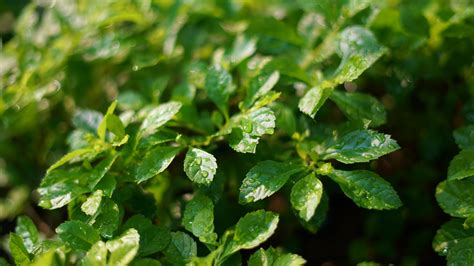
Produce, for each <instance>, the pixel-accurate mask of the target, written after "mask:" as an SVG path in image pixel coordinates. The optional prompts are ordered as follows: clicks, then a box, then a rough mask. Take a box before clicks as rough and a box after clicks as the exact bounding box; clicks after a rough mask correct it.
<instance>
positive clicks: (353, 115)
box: [330, 90, 387, 127]
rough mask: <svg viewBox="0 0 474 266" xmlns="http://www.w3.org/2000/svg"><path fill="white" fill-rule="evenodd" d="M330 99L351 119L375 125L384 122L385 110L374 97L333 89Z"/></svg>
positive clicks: (363, 123)
mask: <svg viewBox="0 0 474 266" xmlns="http://www.w3.org/2000/svg"><path fill="white" fill-rule="evenodd" d="M330 99H331V100H332V101H334V102H335V103H336V104H337V106H338V107H339V109H341V111H342V112H343V113H344V114H345V115H346V116H347V118H349V119H350V120H352V121H355V122H357V123H360V124H362V125H364V126H365V125H367V126H371V127H377V126H380V125H382V124H384V123H385V121H386V116H387V115H386V112H385V108H384V107H383V105H382V104H381V103H380V102H379V101H378V100H377V99H375V98H374V97H372V96H370V95H368V94H363V93H356V92H340V91H337V90H336V91H334V92H333V93H332V94H331V96H330Z"/></svg>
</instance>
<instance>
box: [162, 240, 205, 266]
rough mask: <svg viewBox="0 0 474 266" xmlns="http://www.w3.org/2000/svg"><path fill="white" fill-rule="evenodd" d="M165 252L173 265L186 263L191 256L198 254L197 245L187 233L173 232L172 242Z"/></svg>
mask: <svg viewBox="0 0 474 266" xmlns="http://www.w3.org/2000/svg"><path fill="white" fill-rule="evenodd" d="M163 253H164V254H165V256H166V259H167V260H168V261H170V262H171V263H172V264H173V265H186V263H187V262H188V261H189V259H190V258H192V257H196V256H197V245H196V242H194V240H193V238H192V237H190V236H189V235H187V234H186V233H183V232H173V233H171V242H170V244H169V245H168V247H167V248H166V249H165V250H164V251H163Z"/></svg>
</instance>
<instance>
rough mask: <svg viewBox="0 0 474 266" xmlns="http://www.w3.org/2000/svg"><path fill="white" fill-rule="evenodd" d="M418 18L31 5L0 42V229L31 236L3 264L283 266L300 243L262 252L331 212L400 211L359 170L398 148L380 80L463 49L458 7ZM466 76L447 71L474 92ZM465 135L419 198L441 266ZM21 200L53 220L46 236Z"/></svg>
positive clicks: (13, 244)
mask: <svg viewBox="0 0 474 266" xmlns="http://www.w3.org/2000/svg"><path fill="white" fill-rule="evenodd" d="M422 2H423V3H421V4H413V5H411V4H407V3H405V1H370V0H367V1H357V0H344V1H329V0H324V1H305V0H298V1H291V0H279V1H269V0H264V1H246V0H232V1H230V0H229V1H227V0H224V1H214V0H203V1H195V0H190V1H182V0H176V1H172V0H166V1H136V0H122V1H108V0H107V1H92V0H80V1H72V0H66V1H32V2H31V3H30V4H28V5H27V6H26V7H25V8H24V9H23V11H22V13H21V15H20V16H19V17H18V19H17V21H16V26H15V31H14V35H13V37H12V38H11V40H8V41H5V43H4V42H3V39H2V45H0V61H1V62H2V64H1V66H0V144H1V145H0V187H1V189H2V191H4V188H3V187H5V190H8V193H6V196H5V199H3V197H4V196H3V194H2V200H1V201H0V219H4V218H13V217H15V216H17V215H18V214H19V213H22V212H25V213H27V214H28V215H29V216H30V217H31V218H32V219H34V221H35V222H33V221H32V220H31V219H30V218H28V217H27V216H19V217H18V219H16V223H17V226H16V227H15V232H12V233H10V236H9V237H8V245H6V246H8V253H9V254H10V256H11V259H12V261H13V262H14V263H16V264H18V265H72V264H81V265H91V266H92V265H94V266H95V265H97V266H99V265H196V266H198V265H240V264H245V260H246V259H247V258H248V261H247V263H248V264H249V265H275V266H277V265H303V264H305V263H306V260H305V259H304V258H303V257H305V258H306V254H305V255H304V256H300V255H297V254H293V253H289V252H287V251H286V250H285V249H288V250H290V251H295V249H297V247H299V246H302V245H303V244H302V243H298V240H295V242H291V243H290V244H287V243H286V242H285V241H282V240H281V239H279V238H278V237H279V236H280V235H279V236H278V237H277V238H276V240H273V239H271V236H273V235H275V234H277V235H278V234H279V230H285V229H287V230H288V228H291V230H299V229H294V228H301V227H300V226H302V227H303V228H304V229H305V230H307V231H309V232H311V233H316V232H317V231H319V230H324V229H323V226H324V224H325V223H326V222H328V223H334V222H335V223H337V220H338V219H327V220H328V221H326V217H327V215H328V209H329V206H330V201H331V198H333V197H338V196H339V194H340V195H345V196H347V197H348V198H349V199H350V200H352V201H353V202H354V203H355V205H357V206H358V207H361V208H365V209H371V210H393V209H397V208H399V207H401V206H402V201H401V199H400V197H399V196H398V194H397V192H396V191H395V189H394V188H393V187H392V185H391V183H392V181H393V182H395V181H396V180H390V182H388V181H386V180H385V179H383V178H382V177H381V176H380V175H379V174H378V173H376V172H380V173H386V171H379V170H380V169H381V167H380V165H381V164H378V162H377V161H375V160H377V159H379V158H380V157H382V156H386V155H389V154H391V153H393V152H395V151H397V150H399V149H400V146H399V144H398V143H397V141H395V140H394V139H393V138H392V137H391V136H390V135H387V134H385V133H382V132H384V131H386V130H392V126H391V125H390V126H387V127H383V126H384V124H385V123H386V122H388V121H390V119H391V114H390V113H388V112H390V109H392V108H393V101H395V100H399V99H398V98H400V94H404V93H407V94H408V92H405V91H409V90H408V89H404V88H405V87H404V85H399V84H397V86H398V87H397V88H400V86H402V87H403V88H402V89H401V90H402V92H401V93H400V92H399V91H398V92H397V91H396V89H393V86H392V85H393V84H392V83H390V82H391V81H390V79H391V78H392V76H397V78H398V77H399V76H400V79H403V82H405V83H410V82H412V80H415V76H416V75H430V74H432V75H433V76H436V75H437V74H438V76H443V75H446V76H448V75H449V73H442V75H441V74H439V73H434V71H438V70H437V69H436V68H435V69H433V68H434V66H438V65H443V64H444V63H445V62H446V61H449V59H450V58H451V57H453V58H462V56H459V53H461V54H462V53H466V51H468V52H470V50H469V48H465V39H470V40H471V41H472V34H470V33H472V25H471V24H472V17H473V15H474V12H473V7H472V5H471V4H469V3H467V2H465V1H454V0H452V1H448V2H449V3H444V2H443V1H441V0H439V1H438V0H431V1H422ZM425 2H426V3H425ZM2 6H3V4H0V7H2ZM0 22H1V20H0ZM0 26H1V25H0ZM450 38H455V39H460V40H462V41H460V42H459V43H460V44H459V47H457V48H451V49H444V46H443V45H445V44H444V42H445V39H450ZM439 47H441V48H439ZM433 51H435V52H433ZM429 52H432V53H433V54H436V56H435V57H436V61H434V62H424V61H422V60H423V59H419V60H418V58H416V57H417V55H418V53H419V54H424V53H429ZM414 55H415V56H414ZM464 57H466V56H464ZM446 64H447V63H446ZM470 64H471V65H472V62H468V63H465V62H464V61H462V62H461V63H460V64H459V66H458V67H457V68H455V70H456V71H457V72H459V73H463V74H462V75H464V76H465V77H466V78H465V79H466V80H470V82H471V83H472V84H474V83H473V82H472V78H469V76H470V75H471V74H472V70H471V71H469V70H467V68H466V67H465V66H469V65H470ZM423 66H424V67H428V69H424V68H423ZM415 67H417V68H419V69H421V70H422V71H418V72H416V71H414V70H413V69H412V68H415ZM445 68H446V69H448V67H445ZM412 70H413V73H412V75H411V76H410V75H408V74H407V73H409V72H410V71H412ZM432 72H433V73H432ZM471 76H472V75H471ZM379 80H382V81H385V80H387V82H386V83H384V82H382V83H380V82H379ZM371 82H374V83H376V84H379V85H380V84H383V85H384V86H381V87H383V88H384V89H386V90H387V91H389V92H390V93H392V94H390V93H385V92H381V91H376V90H374V89H373V88H371ZM403 82H401V84H403ZM399 83H400V82H399ZM466 83H468V82H467V81H466ZM471 83H470V84H471ZM385 85H386V86H385ZM465 86H466V87H467V86H468V85H467V84H465ZM379 87H380V86H379ZM471 87H472V85H471ZM355 90H356V91H355ZM393 91H396V92H395V93H393ZM396 93H399V94H396ZM107 106H108V107H107ZM466 106H467V105H466ZM473 106H474V105H473ZM469 108H472V107H469V106H467V107H464V109H463V112H466V113H469V112H471V111H472V110H471V111H470V109H469ZM386 109H388V112H387V110H386ZM452 109H454V108H452ZM99 110H100V111H99ZM466 110H467V111H466ZM102 112H104V113H102ZM466 117H467V119H466V121H467V122H466V124H468V122H469V121H470V122H473V121H472V120H474V118H472V117H474V116H472V113H471V116H469V115H466ZM469 117H470V118H469ZM469 119H471V120H469ZM401 120H403V121H405V122H407V121H408V120H409V119H407V118H405V117H404V118H403V119H401ZM440 120H442V119H440ZM473 131H474V126H472V125H466V126H464V127H461V128H459V129H457V130H456V131H455V132H454V139H455V141H456V143H457V145H458V146H459V148H460V149H461V152H460V153H459V154H458V155H456V156H455V157H454V158H453V160H452V161H451V163H450V165H449V168H448V174H447V180H445V181H443V182H441V183H440V184H439V185H438V188H437V190H436V199H437V200H438V202H439V205H440V207H441V208H442V209H443V210H444V211H445V212H446V213H448V214H449V215H451V216H454V217H457V218H454V219H453V220H452V221H450V222H448V223H447V224H445V225H444V226H442V227H441V229H440V230H439V231H438V233H437V235H436V237H435V240H434V243H433V247H434V249H435V250H436V251H437V252H439V253H440V254H441V255H445V256H447V258H448V262H449V263H450V264H453V265H456V264H458V263H467V264H472V262H473V260H474V258H473V257H472V254H473V253H474V251H473V250H474V244H473V240H472V237H473V236H474V235H473V234H472V230H471V229H472V228H473V226H474V200H473V195H474V194H473V192H474V191H473V190H474V187H473V186H474V179H473V176H474V163H473V162H474V137H473V136H474V134H473V133H472V132H473ZM394 133H396V132H394ZM394 135H395V136H397V139H398V136H399V135H400V136H401V137H402V138H403V134H399V135H398V134H394ZM18 139H21V140H23V141H24V142H25V143H28V144H27V145H23V144H21V146H16V145H18V144H16V143H17V142H18V141H17V140H18ZM400 143H401V142H400ZM420 145H421V144H420ZM399 152H400V151H399ZM23 154H25V158H21V157H23V156H22V155H23ZM393 156H396V155H393ZM394 158H396V157H394ZM23 161H27V162H29V163H30V165H28V163H24V162H23ZM4 162H6V163H4ZM31 162H33V163H31ZM40 176H41V177H42V178H41V180H39V179H38V177H40ZM33 189H34V190H35V192H34V193H29V192H30V190H33ZM339 191H342V193H338V192H339ZM30 194H31V195H30ZM402 195H403V196H405V197H406V198H409V196H407V195H409V193H406V194H402ZM403 196H402V198H403ZM404 200H405V199H404ZM32 204H34V205H38V206H39V207H41V208H43V209H46V210H45V211H49V210H56V211H55V212H57V213H59V214H62V216H61V215H56V216H55V217H61V218H53V220H54V219H56V220H55V221H54V222H52V223H51V224H54V225H57V227H56V228H49V227H48V226H50V225H45V223H44V222H38V219H40V218H41V217H40V218H38V217H36V216H37V215H35V214H36V212H35V208H36V206H35V207H32V206H31V205H32ZM355 205H353V206H355ZM290 208H291V209H292V211H293V212H291V211H287V209H290ZM334 212H335V213H338V210H337V209H336V210H334ZM48 213H49V212H48ZM53 213H54V212H53ZM371 213H372V212H371ZM63 217H67V218H66V219H65V220H64V218H63ZM280 219H281V220H282V221H285V225H281V224H283V223H280V226H279V221H280ZM287 223H288V224H289V225H288V226H287V225H286V224H287ZM297 223H299V225H297ZM36 226H38V229H37V227H36ZM45 228H46V229H45ZM185 231H187V232H186V233H185ZM54 232H55V233H56V235H54ZM280 233H281V232H280ZM289 235H291V234H289ZM314 237H318V236H314ZM265 242H270V243H269V244H270V245H273V244H275V243H277V244H278V243H279V244H282V245H284V247H283V248H273V247H269V248H266V249H264V248H259V246H261V245H262V244H264V243H265ZM257 248H259V249H257ZM367 259H371V258H367ZM2 263H3V262H2V261H1V260H0V264H2ZM310 264H312V263H311V262H310ZM361 265H372V264H371V263H362V264H361Z"/></svg>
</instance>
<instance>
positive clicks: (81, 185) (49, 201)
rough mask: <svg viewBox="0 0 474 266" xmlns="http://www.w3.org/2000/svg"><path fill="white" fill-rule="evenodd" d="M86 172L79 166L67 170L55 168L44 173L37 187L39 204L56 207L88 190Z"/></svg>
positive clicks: (51, 207) (44, 206)
mask: <svg viewBox="0 0 474 266" xmlns="http://www.w3.org/2000/svg"><path fill="white" fill-rule="evenodd" d="M87 178H88V172H87V171H85V170H82V169H80V168H73V169H70V170H68V171H65V170H60V169H56V170H54V171H51V172H49V173H47V174H46V176H45V177H44V179H43V180H42V181H41V185H40V187H39V188H38V193H39V195H40V202H39V204H38V205H39V206H41V207H43V208H46V209H57V208H61V207H63V206H64V205H66V204H68V203H69V202H71V201H72V200H74V199H75V198H77V197H78V196H80V195H82V194H85V193H87V192H89V188H88V186H87Z"/></svg>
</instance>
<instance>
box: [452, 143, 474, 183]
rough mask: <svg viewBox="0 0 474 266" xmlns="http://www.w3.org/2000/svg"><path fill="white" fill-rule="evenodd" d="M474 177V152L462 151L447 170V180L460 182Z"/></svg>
mask: <svg viewBox="0 0 474 266" xmlns="http://www.w3.org/2000/svg"><path fill="white" fill-rule="evenodd" d="M470 176H474V150H462V151H461V152H460V153H459V154H458V155H456V156H455V157H454V158H453V160H452V161H451V163H450V164H449V168H448V180H460V179H464V178H466V177H470Z"/></svg>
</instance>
